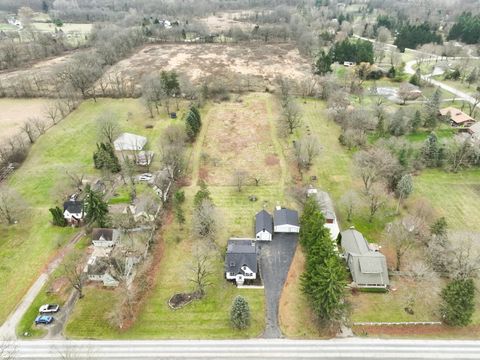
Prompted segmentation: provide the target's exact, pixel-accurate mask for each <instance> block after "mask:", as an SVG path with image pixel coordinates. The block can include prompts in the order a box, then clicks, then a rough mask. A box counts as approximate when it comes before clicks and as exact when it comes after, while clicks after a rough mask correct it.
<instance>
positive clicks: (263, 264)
mask: <svg viewBox="0 0 480 360" xmlns="http://www.w3.org/2000/svg"><path fill="white" fill-rule="evenodd" d="M297 238H298V234H274V235H273V240H272V241H268V242H258V244H259V246H260V271H261V276H262V278H263V284H264V286H265V299H266V310H267V311H266V317H267V318H266V326H265V332H264V333H263V337H264V338H270V339H273V338H280V337H282V332H281V330H280V327H279V324H278V304H279V302H280V295H281V294H282V289H283V285H284V283H285V279H286V278H287V274H288V270H289V269H290V264H291V262H292V259H293V255H294V254H295V249H296V247H297Z"/></svg>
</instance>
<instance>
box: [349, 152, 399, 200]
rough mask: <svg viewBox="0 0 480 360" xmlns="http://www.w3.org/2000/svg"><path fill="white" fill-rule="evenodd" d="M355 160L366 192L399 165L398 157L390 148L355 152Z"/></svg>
mask: <svg viewBox="0 0 480 360" xmlns="http://www.w3.org/2000/svg"><path fill="white" fill-rule="evenodd" d="M354 162H355V167H356V171H357V173H358V174H359V175H360V177H361V178H362V182H363V187H364V191H365V193H366V194H368V193H369V192H370V189H371V187H372V186H373V184H375V183H376V182H378V181H380V180H384V179H385V177H386V176H387V175H390V174H392V173H393V171H394V169H395V168H396V167H397V166H398V161H397V159H395V158H394V157H393V156H392V154H391V153H390V152H389V151H388V150H386V149H384V148H380V147H373V148H370V149H368V150H362V151H359V152H358V153H356V154H355V158H354Z"/></svg>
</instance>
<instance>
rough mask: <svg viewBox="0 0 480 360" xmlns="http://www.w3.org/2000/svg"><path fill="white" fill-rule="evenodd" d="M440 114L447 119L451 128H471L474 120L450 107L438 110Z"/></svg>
mask: <svg viewBox="0 0 480 360" xmlns="http://www.w3.org/2000/svg"><path fill="white" fill-rule="evenodd" d="M440 114H441V115H442V116H444V117H446V118H447V120H448V121H449V122H450V125H451V126H453V127H465V128H468V127H471V126H472V125H474V124H475V119H474V118H472V117H471V116H469V115H467V114H465V113H464V112H463V111H461V110H459V109H457V108H454V107H452V106H449V107H446V108H443V109H441V110H440Z"/></svg>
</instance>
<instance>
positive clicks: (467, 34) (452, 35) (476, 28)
mask: <svg viewBox="0 0 480 360" xmlns="http://www.w3.org/2000/svg"><path fill="white" fill-rule="evenodd" d="M447 39H448V40H461V41H463V42H464V43H467V44H478V43H479V42H480V15H472V13H470V12H464V13H462V14H461V15H460V16H459V17H458V19H457V22H456V23H455V24H454V25H453V26H452V27H451V29H450V32H449V33H448V38H447Z"/></svg>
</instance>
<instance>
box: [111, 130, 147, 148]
mask: <svg viewBox="0 0 480 360" xmlns="http://www.w3.org/2000/svg"><path fill="white" fill-rule="evenodd" d="M146 144H147V138H146V137H144V136H140V135H135V134H130V133H123V134H122V135H120V136H119V137H118V138H117V139H116V140H115V141H114V142H113V146H114V147H115V150H117V151H140V150H143V148H144V147H145V145H146Z"/></svg>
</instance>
